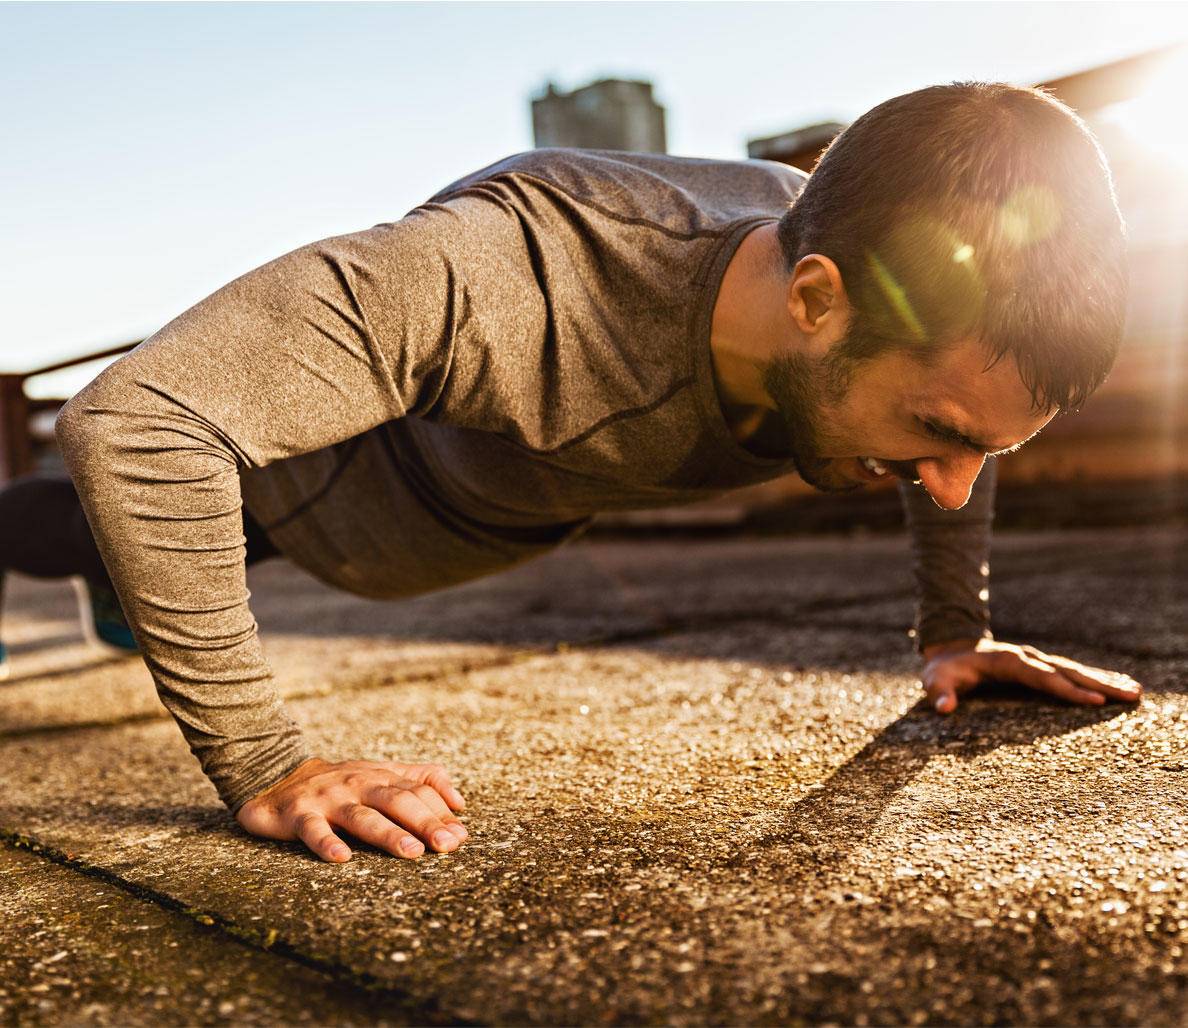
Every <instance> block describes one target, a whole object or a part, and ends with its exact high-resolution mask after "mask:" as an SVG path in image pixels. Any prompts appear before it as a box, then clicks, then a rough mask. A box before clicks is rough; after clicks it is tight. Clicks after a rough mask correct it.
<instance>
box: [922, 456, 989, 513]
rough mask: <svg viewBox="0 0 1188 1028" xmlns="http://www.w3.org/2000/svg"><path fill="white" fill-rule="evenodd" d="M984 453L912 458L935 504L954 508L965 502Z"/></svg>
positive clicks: (979, 468) (975, 478)
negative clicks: (914, 459)
mask: <svg viewBox="0 0 1188 1028" xmlns="http://www.w3.org/2000/svg"><path fill="white" fill-rule="evenodd" d="M985 463H986V456H985V454H983V455H982V456H978V455H977V454H976V453H969V454H961V455H960V456H957V457H926V458H923V459H921V460H918V461H916V474H917V475H919V477H920V481H921V482H922V483H923V485H924V488H925V489H927V490H928V495H929V496H931V497H932V498H933V499H934V500H935V501H936V502H937V504H939V505H940V506H941V507H944V508H945V509H946V510H957V509H958V508H959V507H964V506H965V504H966V503H967V502H968V501H969V494H970V492H972V490H973V485H974V482H975V481H976V480H977V477H978V474H979V472H980V471H981V470H982V465H983V464H985Z"/></svg>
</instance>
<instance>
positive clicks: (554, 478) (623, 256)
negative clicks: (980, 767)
mask: <svg viewBox="0 0 1188 1028" xmlns="http://www.w3.org/2000/svg"><path fill="white" fill-rule="evenodd" d="M805 178H806V176H805V175H804V174H803V173H801V172H799V171H797V170H795V169H793V168H790V167H787V166H785V165H782V164H777V163H772V162H768V161H759V160H746V161H720V160H703V159H693V158H680V157H667V156H659V155H652V154H627V153H619V152H614V151H597V150H586V151H582V150H566V149H542V150H535V151H529V152H527V153H523V154H518V155H515V156H512V157H509V158H507V159H505V160H503V161H500V162H498V163H496V164H493V165H491V166H489V167H487V168H484V169H482V170H481V171H478V172H476V173H474V174H472V175H468V176H467V177H465V178H463V179H460V180H458V181H457V182H455V183H453V184H452V185H451V186H449V187H447V188H446V189H444V190H442V191H441V192H440V193H438V194H436V195H435V196H433V197H431V198H430V199H429V200H428V201H426V202H425V203H424V204H422V205H420V206H419V207H417V208H416V209H414V210H413V211H411V212H409V213H408V214H407V215H406V216H405V217H403V218H401V219H400V220H399V221H396V222H391V223H384V224H380V225H376V226H374V227H373V228H370V229H367V230H365V231H360V232H355V233H351V234H347V235H342V236H336V237H333V238H330V239H324V240H321V241H319V242H315V243H311V244H309V245H307V246H303V247H300V248H299V249H297V250H294V251H293V252H291V253H289V254H286V255H284V256H282V257H279V258H277V259H276V260H274V261H271V262H269V263H267V264H265V265H263V266H262V267H259V268H257V269H255V270H254V271H250V272H248V273H247V274H245V275H243V276H241V277H240V278H237V279H235V280H234V281H233V282H231V283H229V284H228V285H226V286H224V287H223V288H221V289H219V290H218V291H216V292H215V293H214V294H212V295H211V296H209V297H207V298H206V299H205V300H202V301H201V302H200V303H198V304H197V305H196V306H194V307H192V308H191V309H190V310H188V311H186V312H185V313H184V314H182V315H181V316H180V317H178V318H176V319H175V320H174V321H172V322H170V323H169V324H168V325H166V326H165V327H164V328H162V329H161V330H160V331H159V332H157V333H156V334H155V335H153V336H152V337H151V338H149V339H147V340H145V341H144V342H143V343H142V344H141V345H140V346H138V347H137V348H136V349H135V350H133V351H132V352H131V353H129V354H128V355H126V356H125V357H123V358H122V359H120V360H119V361H117V362H116V363H115V364H113V365H111V366H110V367H109V368H107V369H106V370H105V371H104V372H102V373H101V374H100V375H99V376H98V377H97V378H96V379H95V380H94V381H93V382H92V383H91V384H90V385H88V386H87V387H86V388H85V389H83V390H82V391H81V392H80V393H79V394H78V395H77V396H75V397H74V398H73V399H72V400H71V401H70V403H68V404H67V405H66V407H65V408H64V409H63V411H62V413H61V415H60V416H59V418H58V423H57V434H58V439H59V441H60V443H61V446H62V450H63V453H64V455H65V459H66V463H67V467H68V469H69V471H70V473H71V475H72V477H73V478H74V481H75V484H76V486H77V488H78V491H79V495H80V497H81V499H82V501H83V505H84V509H85V510H86V514H87V518H88V520H89V522H90V524H91V527H92V530H93V532H94V534H95V538H96V542H97V543H98V545H99V548H100V552H101V553H102V555H103V559H104V562H105V564H106V566H107V568H108V570H109V572H110V574H111V577H112V580H113V582H114V584H115V587H116V590H117V592H118V593H119V596H120V600H121V603H122V604H123V607H124V610H125V611H126V613H127V615H128V619H129V623H130V624H131V626H132V630H133V632H134V634H135V636H136V639H137V642H138V643H139V645H140V647H141V650H142V652H143V654H144V659H145V661H146V663H147V665H148V667H149V669H150V671H151V672H152V675H153V678H154V680H155V682H156V685H157V689H158V691H159V693H160V696H161V700H162V702H163V703H164V704H165V706H166V707H167V708H168V709H169V711H170V712H171V713H172V714H173V716H174V717H175V718H176V719H177V721H178V724H179V725H180V727H181V729H182V732H183V733H184V735H185V737H186V740H187V742H188V743H189V745H190V747H191V749H192V750H193V752H194V753H195V755H196V756H197V757H198V759H199V760H200V762H201V764H202V768H203V770H204V771H205V772H206V774H207V775H208V776H209V777H210V779H211V781H212V782H213V783H214V784H215V786H216V788H217V789H218V791H219V795H220V796H221V797H222V798H223V800H224V801H225V802H226V803H227V804H228V806H229V807H230V808H231V809H232V810H233V811H234V810H237V809H238V807H239V806H240V805H241V804H242V803H243V802H244V801H245V800H246V799H248V798H250V797H251V796H252V795H254V794H255V793H257V792H259V791H260V790H261V789H263V788H265V787H266V786H268V785H269V784H271V783H272V782H274V781H276V780H278V779H279V778H280V777H282V776H283V775H284V774H286V773H288V771H290V770H291V769H292V768H293V767H295V766H296V765H297V764H298V763H300V762H301V761H302V760H303V759H305V758H306V757H307V756H309V753H308V751H307V750H306V748H305V746H304V744H303V742H302V739H301V736H300V733H299V731H298V730H297V728H296V726H295V725H294V724H293V722H292V721H291V720H290V719H289V718H288V716H287V715H286V714H285V712H284V711H283V709H282V707H281V705H280V703H279V700H278V698H277V696H276V693H275V691H274V689H273V687H272V684H271V675H270V670H269V667H268V664H267V662H266V661H265V659H264V656H263V654H262V652H261V649H260V645H259V641H258V639H257V635H256V623H255V620H254V618H253V617H252V614H251V611H250V610H249V608H248V602H247V601H248V592H247V588H246V582H245V573H244V545H243V544H244V539H243V533H242V522H241V517H240V504H241V502H242V503H244V504H246V506H247V509H248V510H249V512H250V513H251V514H252V515H253V516H254V517H255V518H256V519H257V520H258V521H259V522H260V523H261V524H263V525H264V526H265V528H266V529H267V531H268V535H269V537H270V538H271V539H272V541H273V542H274V543H275V544H276V546H277V547H278V548H279V549H280V550H281V551H282V552H283V553H284V554H285V555H286V556H288V557H290V558H291V559H292V560H293V561H295V562H296V563H297V564H299V565H301V566H302V567H304V568H306V569H307V570H308V571H310V572H311V573H312V574H314V575H315V576H317V577H318V578H320V579H322V580H323V581H325V582H328V583H330V584H333V585H335V586H338V587H341V588H343V589H347V590H350V591H352V592H355V593H359V594H361V595H365V596H372V597H397V596H408V595H413V594H416V593H419V592H423V591H425V590H428V589H434V588H440V587H442V586H446V585H450V584H453V583H456V582H461V581H464V580H466V579H469V578H474V577H476V576H479V575H483V574H487V573H490V572H493V571H497V570H499V569H501V568H506V567H509V566H511V565H513V564H515V563H518V562H520V561H523V560H526V559H528V558H530V557H533V556H535V555H537V554H540V553H542V552H544V551H546V550H548V549H550V548H552V547H554V546H556V545H558V544H559V543H562V542H564V541H565V540H567V539H569V538H572V537H573V536H574V535H576V534H577V533H579V532H581V531H582V529H583V528H584V527H585V526H586V525H587V524H588V523H589V519H590V517H591V516H592V515H593V514H594V513H595V512H597V511H605V510H612V509H626V508H640V507H655V506H663V505H666V504H677V503H687V502H689V501H691V500H696V499H700V498H704V497H709V496H713V495H717V494H719V493H721V492H723V491H725V490H728V489H732V488H735V487H737V486H742V485H747V484H749V483H752V482H758V481H762V480H765V479H768V478H772V477H774V476H776V475H781V474H784V473H786V472H788V471H790V470H791V465H790V463H789V462H787V461H782V460H777V459H768V458H763V457H759V456H756V455H754V454H752V453H751V452H749V451H748V450H746V449H744V448H743V447H741V446H740V445H738V444H737V443H736V442H735V440H734V439H733V437H732V436H731V434H730V431H729V429H728V427H727V424H726V422H725V420H724V418H723V415H722V411H721V408H720V407H719V404H718V400H717V394H716V391H715V386H714V381H713V374H712V368H711V364H710V350H709V333H710V323H711V316H712V313H713V306H714V301H715V299H716V296H717V290H718V286H719V283H720V280H721V277H722V274H723V272H724V271H725V268H726V265H727V264H728V263H729V261H730V258H731V257H732V256H733V254H734V252H735V249H736V248H737V246H738V244H739V242H740V241H741V240H742V238H743V236H744V235H745V234H746V233H747V232H748V231H750V230H751V229H754V228H756V227H757V226H759V225H761V224H763V223H764V222H770V221H773V220H775V219H776V218H778V216H779V214H780V213H781V211H782V210H783V209H784V208H785V207H786V205H787V204H788V203H789V202H790V201H791V200H792V199H793V198H794V197H795V196H796V194H797V192H798V191H799V189H800V188H801V186H802V184H803V182H804V181H805ZM981 499H982V502H983V503H988V500H987V499H986V491H985V490H983V493H982V496H981ZM906 501H907V503H908V506H909V508H910V509H911V510H912V511H913V512H914V514H913V524H914V525H915V526H916V528H917V531H918V532H919V533H922V535H921V538H922V539H926V540H927V545H925V546H923V547H922V548H921V550H920V553H921V558H920V563H919V567H920V569H921V573H922V574H923V576H924V577H923V583H924V589H923V596H924V600H925V604H926V606H927V607H928V610H927V611H926V612H925V615H924V617H923V619H922V621H921V627H922V631H923V632H924V633H925V634H926V636H927V637H928V639H930V640H933V641H935V640H937V639H939V638H941V637H953V636H950V635H947V633H950V632H956V633H957V634H964V633H966V632H972V633H973V634H974V635H978V634H980V633H981V629H982V628H984V616H985V612H984V609H983V606H984V605H982V604H981V603H980V602H979V603H978V604H976V605H971V602H970V590H971V589H972V590H973V594H974V595H976V592H977V590H978V589H980V588H981V587H982V580H981V578H980V576H979V577H978V578H977V581H976V582H975V581H974V578H973V577H971V576H972V573H971V571H970V567H971V565H970V560H969V558H968V554H969V553H973V552H976V553H978V554H981V553H982V552H983V550H984V534H983V533H984V527H985V526H984V523H983V522H984V520H985V519H984V515H985V512H986V510H988V509H989V508H988V507H981V506H980V507H979V508H978V511H980V512H981V513H978V512H976V511H972V510H967V511H965V512H961V517H960V518H959V519H957V521H958V523H957V524H956V525H953V526H946V524H945V523H944V519H943V513H942V512H940V511H939V509H938V508H936V507H935V506H934V505H933V504H932V501H931V500H930V499H928V497H927V496H926V495H924V496H921V495H920V494H919V492H918V491H917V492H916V493H912V492H908V493H907V494H906ZM946 527H956V528H957V529H958V532H957V534H954V535H947V534H946V532H945V528H946ZM978 563H980V559H979V561H978ZM975 628H976V629H977V631H974V629H975Z"/></svg>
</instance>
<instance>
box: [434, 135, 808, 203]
mask: <svg viewBox="0 0 1188 1028" xmlns="http://www.w3.org/2000/svg"><path fill="white" fill-rule="evenodd" d="M509 178H513V179H514V178H520V179H527V180H535V181H537V182H540V183H545V184H547V185H548V186H551V187H553V188H555V189H558V190H560V191H562V192H564V193H565V194H567V195H569V196H571V197H573V198H574V199H577V200H584V201H587V202H590V203H595V204H597V203H603V204H611V205H613V204H614V202H615V201H616V200H617V199H619V200H621V199H623V198H626V197H635V198H636V199H637V200H642V201H644V202H646V203H648V205H649V206H652V205H653V203H654V201H655V200H661V201H663V200H664V199H665V198H668V199H677V198H680V199H684V200H685V201H692V202H693V203H695V204H703V205H708V206H711V207H721V208H723V209H729V208H731V207H734V206H739V205H743V206H746V205H752V206H764V205H771V204H776V205H778V204H781V203H787V202H788V201H790V200H792V199H794V198H795V197H796V195H797V194H798V193H799V192H800V190H801V189H802V188H803V187H804V183H805V182H806V181H807V179H808V175H807V174H805V173H804V172H803V171H801V170H800V169H798V168H793V167H792V166H790V165H787V164H781V163H780V162H778V161H768V160H761V159H759V158H744V159H729V158H712V157H682V156H676V155H672V154H657V153H643V152H636V151H628V150H601V149H593V148H580V147H540V148H538V149H534V150H524V151H520V152H518V153H514V154H510V155H508V156H506V157H503V158H501V159H500V160H498V161H495V162H493V163H492V164H488V165H486V166H485V167H482V168H479V169H478V170H477V171H473V172H471V173H470V174H468V175H464V176H463V177H462V178H460V179H457V180H456V181H454V182H451V183H450V184H449V185H448V186H446V187H445V188H443V189H441V190H439V191H438V192H437V193H435V194H434V195H433V196H432V197H430V199H429V200H428V201H426V202H428V203H435V202H442V201H444V200H446V199H448V198H449V197H451V196H454V195H457V194H458V193H462V192H465V191H467V190H469V189H474V188H482V187H483V186H484V185H486V184H489V183H493V182H498V181H500V180H506V179H509ZM628 206H630V205H628Z"/></svg>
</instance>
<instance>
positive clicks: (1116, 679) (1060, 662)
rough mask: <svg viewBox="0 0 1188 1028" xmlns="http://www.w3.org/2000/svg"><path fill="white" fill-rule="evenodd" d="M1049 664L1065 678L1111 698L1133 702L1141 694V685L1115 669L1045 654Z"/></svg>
mask: <svg viewBox="0 0 1188 1028" xmlns="http://www.w3.org/2000/svg"><path fill="white" fill-rule="evenodd" d="M1045 658H1046V660H1047V662H1048V663H1049V664H1054V665H1055V666H1056V667H1058V668H1059V669H1060V671H1061V672H1062V673H1063V674H1064V675H1065V677H1067V678H1071V679H1072V680H1073V681H1074V682H1076V683H1077V684H1078V685H1082V686H1084V687H1085V688H1087V689H1093V690H1095V691H1097V692H1100V693H1101V694H1102V695H1104V696H1108V697H1109V698H1110V699H1112V700H1125V701H1127V702H1130V703H1133V702H1135V701H1136V700H1138V699H1139V697H1140V696H1142V694H1143V687H1142V686H1141V685H1139V683H1138V682H1136V681H1135V680H1134V679H1133V678H1131V677H1130V676H1129V675H1123V674H1120V673H1119V672H1117V671H1107V670H1106V669H1105V668H1100V667H1091V666H1089V665H1087V664H1080V663H1078V662H1077V661H1075V660H1069V659H1068V658H1067V657H1056V656H1052V655H1051V654H1045Z"/></svg>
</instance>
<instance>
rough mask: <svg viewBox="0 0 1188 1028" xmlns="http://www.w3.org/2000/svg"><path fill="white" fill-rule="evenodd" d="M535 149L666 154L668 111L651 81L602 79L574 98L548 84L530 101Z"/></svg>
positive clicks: (580, 91) (577, 93) (584, 87)
mask: <svg viewBox="0 0 1188 1028" xmlns="http://www.w3.org/2000/svg"><path fill="white" fill-rule="evenodd" d="M532 135H533V138H534V140H535V143H536V145H537V146H581V147H587V148H590V149H596V150H635V151H637V152H644V153H666V152H667V144H666V141H665V137H664V108H663V107H661V106H660V105H659V104H658V103H657V102H656V100H655V98H654V97H653V96H652V84H651V83H650V82H640V81H632V80H627V79H599V80H598V81H597V82H591V83H590V84H589V85H588V86H582V87H581V88H580V89H575V90H574V91H573V92H571V93H562V92H559V91H558V90H557V87H556V86H555V85H554V84H553V83H552V82H550V83H549V84H548V87H547V88H546V90H545V92H544V95H543V96H540V97H537V98H535V99H534V100H533V101H532Z"/></svg>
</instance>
